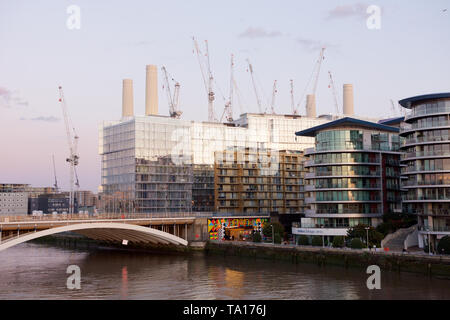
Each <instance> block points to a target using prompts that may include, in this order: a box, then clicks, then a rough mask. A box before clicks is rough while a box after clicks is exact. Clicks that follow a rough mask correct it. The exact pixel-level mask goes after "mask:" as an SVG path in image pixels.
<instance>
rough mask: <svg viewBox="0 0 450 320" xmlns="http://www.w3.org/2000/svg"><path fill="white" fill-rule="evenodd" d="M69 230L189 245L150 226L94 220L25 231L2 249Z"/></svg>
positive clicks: (101, 237)
mask: <svg viewBox="0 0 450 320" xmlns="http://www.w3.org/2000/svg"><path fill="white" fill-rule="evenodd" d="M67 231H72V232H75V233H79V234H81V235H84V236H86V237H88V238H91V239H94V240H101V241H111V242H117V243H122V241H123V240H128V241H130V242H132V243H143V244H145V243H147V244H173V245H182V246H187V245H188V242H187V241H186V240H185V239H182V238H180V237H177V236H175V235H173V234H170V233H167V232H164V231H161V230H157V229H153V228H149V227H143V226H139V225H134V224H127V223H118V222H115V223H114V222H93V223H76V224H69V225H66V226H61V227H54V228H50V229H45V230H42V231H36V232H29V233H25V234H23V235H20V236H19V237H16V238H12V239H8V240H5V241H2V242H1V243H0V251H2V250H5V249H8V248H10V247H13V246H15V245H18V244H20V243H24V242H27V241H30V240H33V239H37V238H41V237H45V236H49V235H52V234H57V233H61V232H67Z"/></svg>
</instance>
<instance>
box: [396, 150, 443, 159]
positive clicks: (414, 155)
mask: <svg viewBox="0 0 450 320" xmlns="http://www.w3.org/2000/svg"><path fill="white" fill-rule="evenodd" d="M401 157H402V161H408V160H414V159H422V158H436V157H442V158H447V157H450V151H441V152H435V151H416V152H409V153H405V154H402V156H401Z"/></svg>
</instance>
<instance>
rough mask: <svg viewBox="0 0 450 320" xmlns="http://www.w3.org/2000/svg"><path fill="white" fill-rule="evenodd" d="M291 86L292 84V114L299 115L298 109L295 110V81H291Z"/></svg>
mask: <svg viewBox="0 0 450 320" xmlns="http://www.w3.org/2000/svg"><path fill="white" fill-rule="evenodd" d="M289 81H290V84H291V109H292V114H293V115H296V114H297V109H296V108H295V98H294V80H292V79H291V80H289Z"/></svg>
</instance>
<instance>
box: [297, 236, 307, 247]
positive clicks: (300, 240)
mask: <svg viewBox="0 0 450 320" xmlns="http://www.w3.org/2000/svg"><path fill="white" fill-rule="evenodd" d="M297 244H298V245H300V246H309V240H308V237H307V236H305V235H301V236H300V237H299V238H298V240H297Z"/></svg>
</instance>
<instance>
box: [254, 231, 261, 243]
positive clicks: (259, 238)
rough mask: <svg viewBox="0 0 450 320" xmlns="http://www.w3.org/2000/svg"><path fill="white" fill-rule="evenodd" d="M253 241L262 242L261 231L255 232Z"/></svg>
mask: <svg viewBox="0 0 450 320" xmlns="http://www.w3.org/2000/svg"><path fill="white" fill-rule="evenodd" d="M252 240H253V242H261V233H259V232H255V233H254V234H253V237H252Z"/></svg>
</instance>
